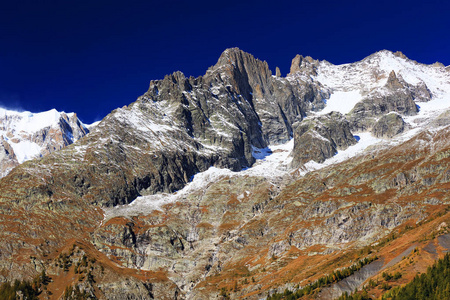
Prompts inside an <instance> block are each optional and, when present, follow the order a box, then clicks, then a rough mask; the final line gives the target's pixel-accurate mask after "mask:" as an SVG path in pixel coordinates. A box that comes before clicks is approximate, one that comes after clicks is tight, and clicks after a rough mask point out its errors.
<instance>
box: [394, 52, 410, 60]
mask: <svg viewBox="0 0 450 300" xmlns="http://www.w3.org/2000/svg"><path fill="white" fill-rule="evenodd" d="M393 54H394V56H397V57H400V58H403V59H408V57H406V55H405V54H403V52H401V51H396V52H394V53H393Z"/></svg>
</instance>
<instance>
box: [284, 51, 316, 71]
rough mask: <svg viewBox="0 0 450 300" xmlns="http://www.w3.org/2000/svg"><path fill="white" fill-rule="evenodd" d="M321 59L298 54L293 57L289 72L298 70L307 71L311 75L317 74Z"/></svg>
mask: <svg viewBox="0 0 450 300" xmlns="http://www.w3.org/2000/svg"><path fill="white" fill-rule="evenodd" d="M318 63H319V61H318V60H315V59H313V58H312V57H310V56H306V57H303V56H302V55H300V54H297V55H296V56H295V57H294V58H293V59H292V63H291V69H290V72H289V74H291V75H292V74H294V73H297V72H305V73H308V74H309V75H314V76H316V75H317V65H318Z"/></svg>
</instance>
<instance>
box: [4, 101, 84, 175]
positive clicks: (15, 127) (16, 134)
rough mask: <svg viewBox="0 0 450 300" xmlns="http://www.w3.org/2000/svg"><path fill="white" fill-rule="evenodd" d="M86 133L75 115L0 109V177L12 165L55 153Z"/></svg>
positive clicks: (52, 110) (54, 111)
mask: <svg viewBox="0 0 450 300" xmlns="http://www.w3.org/2000/svg"><path fill="white" fill-rule="evenodd" d="M88 132H89V130H88V129H87V127H86V126H85V125H84V124H83V123H81V122H80V120H78V118H77V115H76V114H75V113H65V112H59V111H57V110H56V109H51V110H49V111H44V112H39V113H32V112H29V111H21V112H19V111H14V110H9V109H4V108H0V139H1V141H0V142H1V145H0V152H1V155H0V177H2V176H4V175H6V174H7V173H8V172H9V171H10V170H11V169H12V168H13V167H14V166H16V165H18V164H21V163H23V162H24V161H27V160H30V159H33V158H36V157H41V156H44V155H46V154H48V153H51V152H53V151H56V150H59V149H61V148H63V147H65V146H67V145H69V144H71V143H73V142H75V141H76V140H78V139H79V138H81V137H83V136H84V135H86V134H87V133H88Z"/></svg>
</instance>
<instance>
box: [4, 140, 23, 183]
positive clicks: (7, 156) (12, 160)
mask: <svg viewBox="0 0 450 300" xmlns="http://www.w3.org/2000/svg"><path fill="white" fill-rule="evenodd" d="M18 165H19V162H18V161H17V158H16V155H15V154H14V150H13V148H12V147H11V145H10V144H9V143H8V142H7V141H5V139H4V138H3V137H1V136H0V178H1V177H3V176H5V175H6V174H8V173H9V172H10V171H11V170H12V169H13V168H14V167H16V166H18Z"/></svg>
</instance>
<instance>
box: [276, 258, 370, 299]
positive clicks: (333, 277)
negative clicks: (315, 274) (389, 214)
mask: <svg viewBox="0 0 450 300" xmlns="http://www.w3.org/2000/svg"><path fill="white" fill-rule="evenodd" d="M377 259H378V257H377V256H372V257H366V258H364V259H362V260H360V261H358V262H357V263H356V264H354V265H352V266H350V267H348V268H344V269H342V270H337V271H333V273H331V274H328V275H326V276H322V277H320V278H319V279H317V281H315V282H314V283H312V284H310V285H307V286H305V287H303V288H301V289H298V290H297V291H295V292H292V291H290V290H288V289H286V290H285V291H284V292H283V293H274V294H272V295H270V296H268V297H267V300H279V299H286V300H294V299H299V298H301V297H303V296H306V295H311V294H313V293H316V292H318V291H319V290H320V288H322V287H324V286H327V285H330V284H332V283H335V282H338V281H341V280H342V279H344V278H347V277H349V276H351V275H353V274H354V273H355V272H357V271H359V270H360V269H361V268H362V267H364V266H365V265H368V264H370V263H371V262H373V261H375V260H377Z"/></svg>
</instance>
